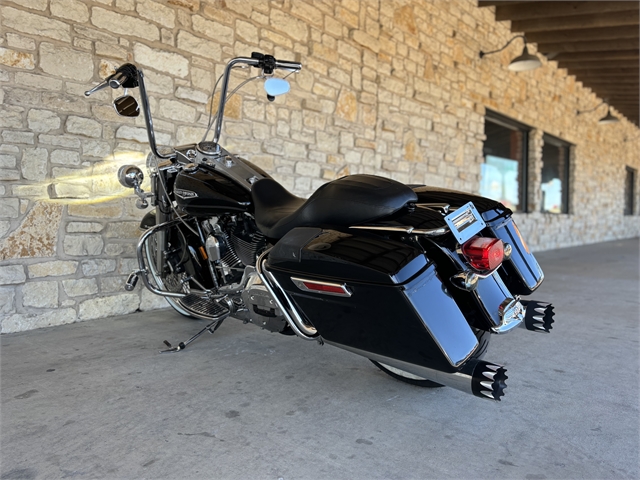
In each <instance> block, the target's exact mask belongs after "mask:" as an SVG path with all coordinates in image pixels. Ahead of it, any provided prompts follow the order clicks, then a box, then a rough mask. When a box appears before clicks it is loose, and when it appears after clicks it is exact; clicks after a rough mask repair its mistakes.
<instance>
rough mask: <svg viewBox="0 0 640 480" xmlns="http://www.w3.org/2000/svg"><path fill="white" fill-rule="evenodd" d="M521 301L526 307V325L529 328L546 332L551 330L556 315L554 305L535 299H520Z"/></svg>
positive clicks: (533, 330)
mask: <svg viewBox="0 0 640 480" xmlns="http://www.w3.org/2000/svg"><path fill="white" fill-rule="evenodd" d="M520 303H522V305H524V307H525V308H526V312H525V316H524V326H525V327H526V329H527V330H531V331H532V332H544V333H549V332H550V331H551V329H552V328H553V327H552V326H551V324H552V323H553V322H554V320H553V317H554V316H555V312H554V311H553V305H551V304H550V303H545V302H537V301H535V300H520Z"/></svg>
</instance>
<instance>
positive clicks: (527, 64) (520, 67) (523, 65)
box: [480, 35, 542, 72]
mask: <svg viewBox="0 0 640 480" xmlns="http://www.w3.org/2000/svg"><path fill="white" fill-rule="evenodd" d="M516 38H522V39H523V40H524V49H523V50H522V55H520V56H518V57H516V58H514V59H513V60H511V63H510V64H509V66H508V67H507V68H508V69H509V70H511V71H513V72H524V71H525V70H533V69H536V68H538V67H540V66H542V62H541V61H540V59H539V58H538V57H537V56H536V55H531V54H530V53H529V49H528V48H527V37H525V36H524V35H516V36H515V37H513V38H512V39H511V40H509V41H508V42H507V43H506V44H505V46H504V47H502V48H500V49H498V50H493V51H491V52H483V51H482V50H480V58H483V57H484V56H486V55H491V54H494V53H498V52H501V51H502V50H504V49H505V48H507V47H508V46H509V44H510V43H511V42H513V41H514V40H515V39H516Z"/></svg>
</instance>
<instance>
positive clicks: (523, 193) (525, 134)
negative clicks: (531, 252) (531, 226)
mask: <svg viewBox="0 0 640 480" xmlns="http://www.w3.org/2000/svg"><path fill="white" fill-rule="evenodd" d="M484 121H485V123H486V122H487V121H489V122H491V123H495V124H497V125H500V126H501V127H504V128H507V129H509V130H514V131H519V132H522V152H521V155H522V165H521V166H520V167H521V169H522V170H521V172H519V173H520V174H521V177H522V181H521V183H520V184H519V185H518V189H519V192H518V197H519V200H520V204H521V205H522V207H521V209H520V210H519V213H529V212H530V210H529V164H530V161H529V134H530V133H531V131H532V130H533V127H531V126H529V125H527V124H524V123H522V122H519V121H517V120H514V119H512V118H509V117H507V116H505V115H502V114H501V113H498V112H495V111H493V110H489V109H486V110H485V116H484ZM485 141H486V140H485ZM482 156H483V158H484V157H486V154H485V151H484V146H483V151H482Z"/></svg>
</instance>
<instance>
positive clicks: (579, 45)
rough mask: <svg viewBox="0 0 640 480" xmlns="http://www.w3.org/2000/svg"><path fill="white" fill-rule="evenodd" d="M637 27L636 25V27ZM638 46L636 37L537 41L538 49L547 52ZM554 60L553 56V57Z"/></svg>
mask: <svg viewBox="0 0 640 480" xmlns="http://www.w3.org/2000/svg"><path fill="white" fill-rule="evenodd" d="M636 28H637V27H636ZM639 47H640V42H639V41H638V38H637V37H636V38H627V39H621V40H598V41H588V42H586V41H575V42H557V43H538V51H539V52H543V53H547V52H606V51H609V50H633V49H636V50H637V49H638V48H639ZM554 60H555V58H554Z"/></svg>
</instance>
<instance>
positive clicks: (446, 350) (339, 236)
mask: <svg viewBox="0 0 640 480" xmlns="http://www.w3.org/2000/svg"><path fill="white" fill-rule="evenodd" d="M266 269H267V270H268V271H269V272H270V273H271V275H272V276H273V277H274V278H275V279H276V281H277V282H278V284H279V285H278V287H279V288H280V290H281V291H284V292H285V293H286V295H287V296H288V297H289V299H290V300H291V302H292V303H293V305H294V306H295V307H296V309H297V310H298V312H299V313H300V314H301V316H302V317H303V318H304V319H305V320H308V321H309V322H310V323H311V324H313V326H314V327H315V328H316V329H317V330H318V333H319V334H320V335H321V337H322V339H323V340H324V341H325V342H327V343H330V344H335V345H337V346H341V347H343V348H347V349H348V350H351V351H354V352H355V353H360V354H361V355H364V356H367V352H371V353H374V354H376V355H378V356H382V357H388V358H393V359H398V360H402V361H403V362H408V363H412V364H416V365H422V366H426V367H429V368H433V369H437V370H440V371H446V372H454V371H456V370H457V369H458V367H461V366H462V364H463V363H464V362H465V361H466V360H467V359H468V358H469V356H470V355H472V353H473V352H474V351H475V349H476V348H477V346H478V341H477V338H476V336H475V334H474V333H473V330H472V329H471V328H470V327H469V324H468V323H467V321H466V319H465V317H464V316H463V314H462V312H461V311H460V309H459V308H458V306H457V305H456V303H455V301H454V300H453V299H452V298H451V297H450V296H449V295H448V294H447V292H446V289H445V288H444V286H443V284H442V282H441V281H440V279H439V278H438V276H437V274H436V269H435V264H434V263H433V262H431V261H429V259H428V258H427V257H426V256H425V255H424V253H423V252H422V251H420V250H418V249H417V248H415V247H412V246H410V245H406V244H404V243H401V242H397V241H393V240H388V239H384V238H381V237H379V236H376V235H370V234H368V233H362V234H361V233H358V234H357V235H352V234H347V233H343V232H338V231H335V230H323V229H319V228H296V229H293V230H291V231H290V232H289V233H288V234H287V235H285V236H284V237H283V238H282V239H281V240H280V241H279V242H278V243H277V244H276V246H275V247H274V248H273V249H272V250H271V252H270V253H269V255H268V260H267V262H266ZM377 358H379V357H377Z"/></svg>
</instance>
